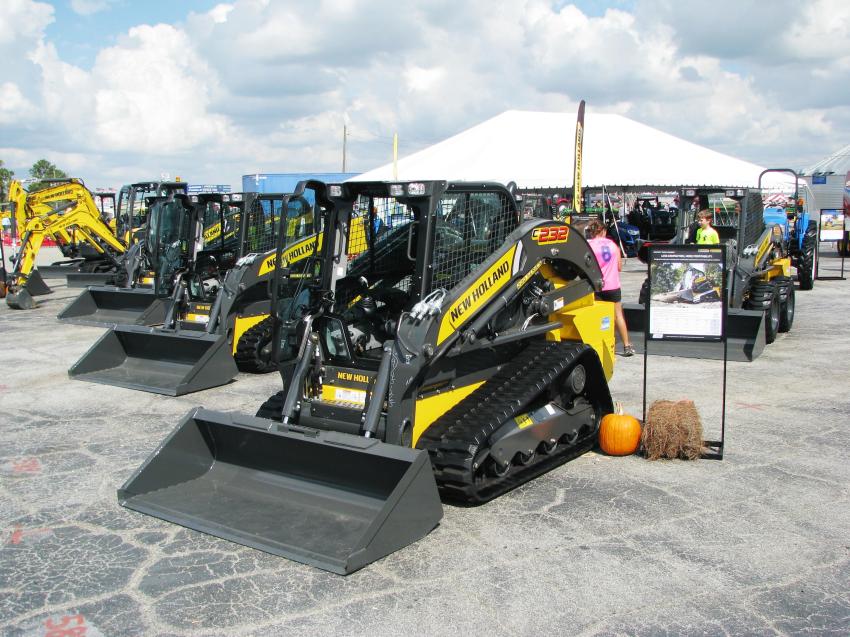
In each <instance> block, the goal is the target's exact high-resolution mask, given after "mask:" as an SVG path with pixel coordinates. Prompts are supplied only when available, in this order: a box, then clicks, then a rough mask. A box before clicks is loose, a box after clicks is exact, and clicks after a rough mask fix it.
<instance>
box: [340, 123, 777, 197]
mask: <svg viewBox="0 0 850 637" xmlns="http://www.w3.org/2000/svg"><path fill="white" fill-rule="evenodd" d="M575 126H576V115H575V113H544V112H533V111H505V112H504V113H502V114H501V115H497V116H496V117H493V118H491V119H488V120H486V121H484V122H482V123H481V124H478V125H477V126H473V127H472V128H469V129H467V130H465V131H463V132H461V133H458V134H457V135H454V136H453V137H450V138H448V139H446V140H444V141H442V142H439V143H437V144H434V145H433V146H430V147H428V148H425V149H423V150H420V151H418V152H416V153H413V154H412V155H410V156H408V157H405V158H403V159H400V160H399V161H398V166H397V170H398V175H397V177H394V176H393V164H392V163H389V164H386V165H384V166H380V167H379V168H375V169H374V170H370V171H368V172H365V173H363V174H361V175H358V176H357V177H354V178H353V179H352V180H351V181H390V180H394V179H398V180H404V181H409V180H416V179H422V180H428V179H445V180H449V181H497V182H501V183H503V184H506V183H508V182H510V181H514V182H516V184H517V185H518V186H519V187H520V188H544V187H558V186H570V185H571V184H572V181H573V146H574V140H575ZM402 142H403V140H402ZM583 164H584V165H583V175H582V182H583V186H584V187H590V188H598V187H600V186H603V185H604V186H608V187H618V186H619V187H630V188H640V187H644V186H646V187H665V186H722V187H739V188H740V187H755V186H756V185H757V184H758V176H759V173H760V172H761V171H762V170H763V167H762V166H758V165H756V164H753V163H750V162H747V161H743V160H741V159H737V158H735V157H731V156H729V155H724V154H723V153H718V152H716V151H713V150H711V149H709V148H705V147H704V146H700V145H698V144H694V143H692V142H688V141H685V140H684V139H680V138H678V137H674V136H673V135H669V134H667V133H665V132H663V131H660V130H658V129H655V128H651V127H650V126H646V125H645V124H641V123H639V122H636V121H634V120H632V119H629V118H628V117H623V116H622V115H614V114H602V113H590V112H587V113H586V114H585V127H584V153H583ZM789 178H790V176H783V175H778V174H769V175H768V176H766V177H765V183H764V185H765V186H771V187H774V188H776V187H779V186H780V184H782V185H784V184H785V183H787V182H788V180H789Z"/></svg>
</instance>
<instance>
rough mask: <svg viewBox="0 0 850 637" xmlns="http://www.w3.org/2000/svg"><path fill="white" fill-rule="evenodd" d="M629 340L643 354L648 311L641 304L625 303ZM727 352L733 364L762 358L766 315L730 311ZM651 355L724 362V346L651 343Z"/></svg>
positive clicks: (728, 313) (751, 311) (624, 310)
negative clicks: (721, 360)
mask: <svg viewBox="0 0 850 637" xmlns="http://www.w3.org/2000/svg"><path fill="white" fill-rule="evenodd" d="M623 312H624V313H625V315H626V325H628V328H629V338H630V340H631V342H632V345H634V347H635V351H636V352H638V353H643V340H644V326H645V325H646V310H645V309H644V306H643V305H641V304H639V303H623ZM726 319H727V320H726V349H727V358H728V360H730V361H741V362H750V361H754V360H755V359H756V358H758V357H759V356H761V353H762V352H763V351H764V347H765V344H766V341H765V335H764V312H761V311H756V310H740V309H734V308H729V309H728V310H727V316H726ZM649 353H650V355H655V356H680V357H682V358H708V359H722V358H723V345H722V344H721V343H708V342H706V343H701V342H691V341H677V342H671V341H652V342H651V343H650V344H649Z"/></svg>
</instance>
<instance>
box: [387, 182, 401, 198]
mask: <svg viewBox="0 0 850 637" xmlns="http://www.w3.org/2000/svg"><path fill="white" fill-rule="evenodd" d="M403 196H404V186H403V185H402V184H390V197H403Z"/></svg>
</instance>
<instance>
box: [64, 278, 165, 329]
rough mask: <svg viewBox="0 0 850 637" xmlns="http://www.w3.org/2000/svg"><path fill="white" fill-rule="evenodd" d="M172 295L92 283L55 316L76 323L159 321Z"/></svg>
mask: <svg viewBox="0 0 850 637" xmlns="http://www.w3.org/2000/svg"><path fill="white" fill-rule="evenodd" d="M170 303H171V299H167V298H157V296H156V295H155V294H154V291H153V290H151V289H138V288H117V287H113V286H91V287H89V288H86V289H85V290H83V291H82V292H81V293H80V295H79V296H78V297H77V298H76V299H74V300H73V301H71V302H70V303H69V304H68V305H67V306H66V307H65V309H64V310H62V311H61V312H60V313H59V315H58V316H57V317H56V318H58V319H59V320H60V321H62V322H63V323H76V324H78V325H101V326H104V327H109V326H111V325H162V323H163V322H164V321H165V315H166V312H167V311H168V307H169V305H170Z"/></svg>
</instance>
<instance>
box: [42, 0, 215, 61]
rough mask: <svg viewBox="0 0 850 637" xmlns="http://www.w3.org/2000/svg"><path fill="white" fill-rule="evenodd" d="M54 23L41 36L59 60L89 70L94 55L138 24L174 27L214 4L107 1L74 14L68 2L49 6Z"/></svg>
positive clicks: (205, 0)
mask: <svg viewBox="0 0 850 637" xmlns="http://www.w3.org/2000/svg"><path fill="white" fill-rule="evenodd" d="M49 4H51V5H53V8H54V10H55V14H54V15H55V16H56V20H55V22H53V23H52V24H50V25H49V26H48V27H47V29H46V31H45V33H46V35H47V37H48V38H49V39H50V40H51V41H52V42H53V43H54V44H55V45H56V48H57V49H58V51H59V54H60V56H61V57H62V59H64V60H66V61H68V62H70V63H72V64H74V65H77V66H81V67H83V68H90V67H91V65H92V64H93V63H94V59H95V56H96V55H97V52H98V51H99V50H100V49H101V48H102V47H104V46H109V45H113V44H115V42H116V40H117V38H118V37H119V36H120V35H122V34H124V33H126V32H127V31H128V30H129V29H130V27H134V26H136V25H138V24H145V23H147V24H156V23H158V22H164V23H166V24H176V23H180V22H183V21H184V20H185V19H186V16H187V15H189V13H190V12H204V11H208V10H210V9H212V8H213V7H214V6H215V5H216V4H218V3H217V2H210V1H208V0H172V1H171V2H166V1H165V0H136V1H133V0H111V1H107V2H102V3H98V4H102V5H103V6H104V8H103V9H101V10H97V11H94V12H93V13H87V14H81V13H79V12H77V11H74V9H73V8H72V3H71V2H70V0H63V1H62V2H50V3H49Z"/></svg>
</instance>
